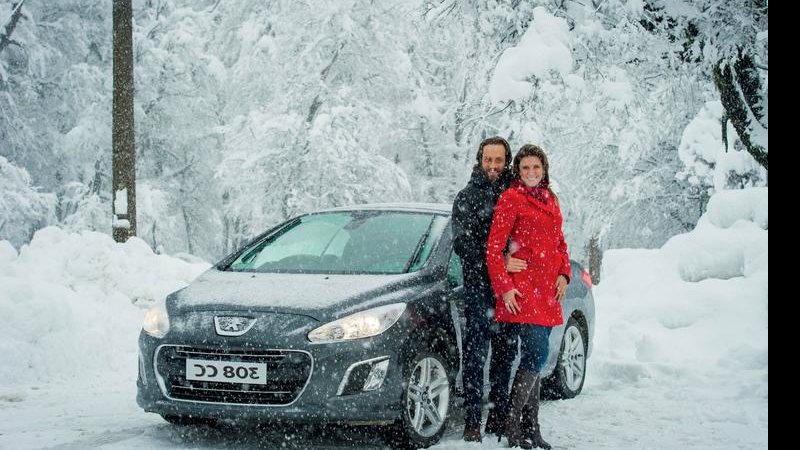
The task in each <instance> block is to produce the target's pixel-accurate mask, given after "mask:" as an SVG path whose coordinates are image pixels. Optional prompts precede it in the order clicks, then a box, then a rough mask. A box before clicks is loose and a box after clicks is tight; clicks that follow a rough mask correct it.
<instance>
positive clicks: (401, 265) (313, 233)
mask: <svg viewBox="0 0 800 450" xmlns="http://www.w3.org/2000/svg"><path fill="white" fill-rule="evenodd" d="M446 224H447V218H446V217H444V216H440V215H434V214H424V213H410V212H408V213H406V212H384V211H368V212H365V211H356V212H350V211H348V212H335V213H321V214H312V215H308V216H303V217H300V218H299V219H295V220H294V221H291V222H289V223H288V224H287V225H286V226H285V227H283V228H281V229H279V230H278V231H276V232H275V233H272V234H270V235H269V236H266V237H265V238H264V239H261V240H259V241H257V242H255V243H253V244H251V245H250V246H248V247H247V248H245V249H244V250H243V251H242V253H241V254H240V255H239V256H238V257H237V258H236V259H235V260H234V261H233V263H232V264H231V265H230V266H229V267H228V268H227V270H230V271H239V272H291V273H381V274H387V273H388V274H397V273H404V272H409V271H414V270H418V269H419V268H420V267H422V266H423V265H424V263H425V261H426V260H427V259H428V257H429V256H430V254H431V253H432V249H433V247H434V244H435V243H436V242H437V241H438V240H439V237H440V236H441V234H442V230H444V228H445V225H446Z"/></svg>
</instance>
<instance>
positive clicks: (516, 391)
mask: <svg viewBox="0 0 800 450" xmlns="http://www.w3.org/2000/svg"><path fill="white" fill-rule="evenodd" d="M537 375H538V374H536V373H535V372H525V371H522V370H517V374H516V375H514V383H513V384H512V385H511V398H510V402H509V403H510V404H509V408H508V416H507V417H506V438H508V446H509V447H512V448H513V447H520V448H524V449H530V448H533V447H532V446H531V443H530V442H528V441H527V440H525V436H524V435H523V430H522V409H523V408H524V407H525V405H526V404H527V403H528V397H530V395H531V392H532V391H533V387H534V386H535V385H536V379H537V378H538V376H537Z"/></svg>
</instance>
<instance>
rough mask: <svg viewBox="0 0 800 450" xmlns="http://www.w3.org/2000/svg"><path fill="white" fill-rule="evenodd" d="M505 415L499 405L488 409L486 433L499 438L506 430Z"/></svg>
mask: <svg viewBox="0 0 800 450" xmlns="http://www.w3.org/2000/svg"><path fill="white" fill-rule="evenodd" d="M506 415H507V414H506V412H504V411H503V408H501V407H498V406H495V407H494V408H492V409H490V410H489V417H487V418H486V429H485V431H486V434H493V435H495V436H497V439H498V440H500V437H502V436H503V434H504V433H505V431H506Z"/></svg>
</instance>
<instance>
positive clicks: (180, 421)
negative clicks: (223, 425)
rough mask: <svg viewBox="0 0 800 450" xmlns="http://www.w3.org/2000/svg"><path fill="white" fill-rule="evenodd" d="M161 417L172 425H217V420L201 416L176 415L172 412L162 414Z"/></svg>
mask: <svg viewBox="0 0 800 450" xmlns="http://www.w3.org/2000/svg"><path fill="white" fill-rule="evenodd" d="M161 417H163V418H164V420H166V421H167V422H169V423H171V424H173V425H179V426H198V425H206V426H210V427H213V426H215V425H217V421H216V420H214V419H206V418H203V417H186V416H176V415H172V414H162V415H161Z"/></svg>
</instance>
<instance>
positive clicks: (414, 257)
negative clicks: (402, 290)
mask: <svg viewBox="0 0 800 450" xmlns="http://www.w3.org/2000/svg"><path fill="white" fill-rule="evenodd" d="M433 219H434V218H433V217H431V223H429V224H428V229H427V230H425V233H423V234H422V237H421V238H420V239H419V242H417V246H416V247H415V248H414V253H412V254H411V259H409V260H408V262H407V263H406V266H405V267H404V268H403V273H407V272H408V271H409V270H410V269H411V267H412V266H413V265H414V263H416V262H417V259H419V256H420V255H421V254H422V247H423V246H424V244H425V241H427V240H428V236H430V234H431V229H432V228H433Z"/></svg>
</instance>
